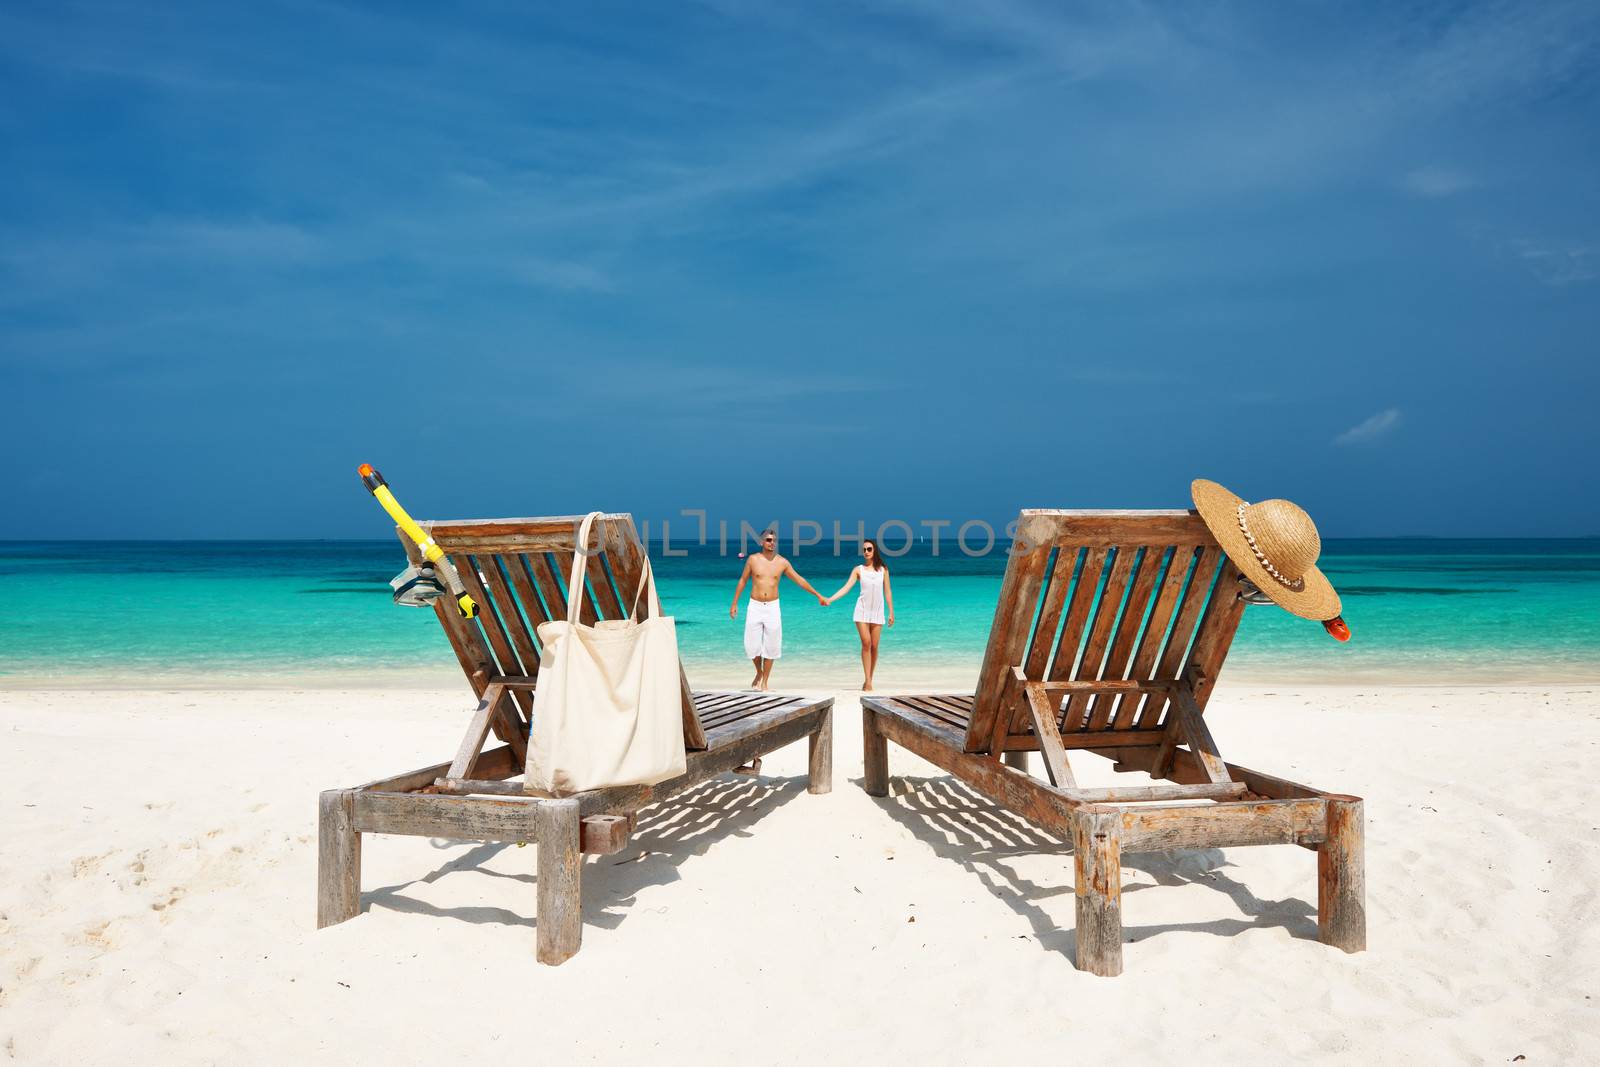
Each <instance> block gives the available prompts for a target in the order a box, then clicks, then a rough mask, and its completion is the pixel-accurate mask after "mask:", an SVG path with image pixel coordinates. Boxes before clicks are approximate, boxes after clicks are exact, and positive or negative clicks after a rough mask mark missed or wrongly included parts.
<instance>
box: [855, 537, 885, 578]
mask: <svg viewBox="0 0 1600 1067" xmlns="http://www.w3.org/2000/svg"><path fill="white" fill-rule="evenodd" d="M868 545H871V546H872V569H873V570H875V571H886V570H888V569H889V567H888V565H887V564H885V563H884V562H883V549H882V548H880V547H879V546H878V542H876V541H874V540H873V539H872V538H870V537H869V538H867V539H866V540H864V541H862V542H861V547H862V548H866V547H867V546H868Z"/></svg>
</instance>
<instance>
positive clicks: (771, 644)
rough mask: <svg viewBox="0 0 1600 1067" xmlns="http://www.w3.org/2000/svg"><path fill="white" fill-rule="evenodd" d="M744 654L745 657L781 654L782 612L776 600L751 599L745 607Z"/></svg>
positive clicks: (766, 656) (770, 657) (768, 656)
mask: <svg viewBox="0 0 1600 1067" xmlns="http://www.w3.org/2000/svg"><path fill="white" fill-rule="evenodd" d="M744 654H745V657H746V658H747V659H755V658H756V657H757V656H760V657H761V658H762V659H777V658H778V657H779V656H781V655H783V613H782V612H780V611H779V610H778V602H777V601H776V600H752V601H750V606H749V607H747V608H746V609H745V613H744Z"/></svg>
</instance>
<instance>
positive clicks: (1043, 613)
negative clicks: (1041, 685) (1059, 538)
mask: <svg viewBox="0 0 1600 1067" xmlns="http://www.w3.org/2000/svg"><path fill="white" fill-rule="evenodd" d="M1079 554H1080V552H1079V550H1078V548H1077V546H1075V545H1062V546H1061V547H1060V548H1058V549H1057V550H1056V562H1055V566H1053V567H1051V568H1050V578H1049V582H1048V584H1047V585H1046V586H1045V591H1044V603H1043V605H1042V606H1041V607H1040V609H1039V618H1038V621H1037V622H1035V623H1034V625H1033V638H1032V640H1031V641H1030V643H1029V645H1028V658H1027V662H1026V664H1025V666H1026V674H1027V676H1028V677H1029V678H1043V677H1044V670H1045V666H1046V664H1048V663H1049V662H1050V653H1051V651H1052V650H1053V649H1054V646H1055V640H1056V627H1057V625H1058V624H1059V623H1060V622H1061V610H1062V608H1063V607H1064V606H1065V604H1066V602H1067V594H1068V593H1069V592H1071V591H1072V576H1073V572H1074V571H1076V570H1077V567H1078V556H1079Z"/></svg>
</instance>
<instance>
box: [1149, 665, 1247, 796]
mask: <svg viewBox="0 0 1600 1067" xmlns="http://www.w3.org/2000/svg"><path fill="white" fill-rule="evenodd" d="M1172 702H1173V707H1172V711H1171V712H1169V714H1171V715H1173V716H1174V717H1175V719H1176V725H1177V728H1178V729H1177V734H1178V735H1179V736H1181V737H1182V738H1183V741H1184V744H1186V745H1188V746H1189V751H1190V752H1191V753H1193V754H1194V757H1195V759H1196V760H1198V761H1199V763H1200V769H1201V770H1202V771H1204V772H1205V775H1206V777H1207V778H1209V779H1210V780H1211V781H1212V782H1226V781H1228V780H1229V779H1228V765H1227V764H1225V763H1223V762H1222V755H1221V754H1220V753H1219V752H1218V751H1217V742H1216V741H1215V739H1213V738H1212V736H1211V730H1210V728H1209V727H1207V726H1206V724H1205V720H1204V719H1203V718H1201V717H1200V708H1199V706H1198V705H1196V704H1195V699H1194V694H1193V693H1192V692H1191V691H1190V689H1189V687H1188V686H1182V685H1180V686H1178V687H1177V688H1176V689H1174V690H1173V691H1172ZM1172 736H1173V735H1172V734H1171V733H1169V734H1168V738H1167V739H1166V740H1163V742H1162V744H1163V747H1165V746H1166V744H1167V743H1168V740H1170V738H1171V737H1172ZM1160 758H1161V757H1160V756H1159V755H1158V756H1157V759H1158V760H1159V759H1160ZM1157 766H1158V767H1160V769H1161V772H1162V774H1163V775H1165V773H1166V767H1165V766H1163V765H1161V764H1159V763H1158V764H1157Z"/></svg>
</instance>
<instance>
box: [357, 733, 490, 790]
mask: <svg viewBox="0 0 1600 1067" xmlns="http://www.w3.org/2000/svg"><path fill="white" fill-rule="evenodd" d="M449 773H450V764H448V763H435V764H433V765H432V766H430V767H419V768H418V769H417V770H414V771H406V772H405V773H404V774H395V775H391V776H389V777H388V778H379V779H377V780H375V781H371V782H367V783H366V784H364V785H358V786H356V789H357V790H363V789H366V790H376V791H378V792H384V793H409V792H411V791H412V790H415V789H426V788H427V787H428V786H430V785H432V784H433V783H434V780H435V779H437V778H439V777H441V776H442V775H446V774H449ZM475 773H476V774H477V775H478V777H480V778H494V779H499V778H509V777H511V776H512V775H513V774H521V773H522V763H521V762H520V761H519V760H518V759H517V756H516V753H515V752H514V751H513V749H512V748H511V746H510V745H502V746H501V747H500V748H496V749H491V750H489V751H488V752H485V753H483V754H482V755H481V756H479V757H478V765H477V767H476V768H475ZM519 788H520V787H519Z"/></svg>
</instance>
